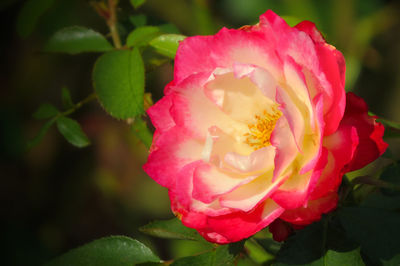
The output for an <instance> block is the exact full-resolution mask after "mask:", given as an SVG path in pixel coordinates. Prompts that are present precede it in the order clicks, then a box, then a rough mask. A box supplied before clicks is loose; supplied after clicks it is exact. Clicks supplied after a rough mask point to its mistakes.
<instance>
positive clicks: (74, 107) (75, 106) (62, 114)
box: [54, 92, 97, 120]
mask: <svg viewBox="0 0 400 266" xmlns="http://www.w3.org/2000/svg"><path fill="white" fill-rule="evenodd" d="M96 97H97V95H96V93H95V92H93V93H91V94H89V95H88V96H87V97H86V98H85V99H83V100H82V101H80V102H78V103H76V104H75V105H74V106H73V107H71V108H70V109H68V110H66V111H64V112H61V113H59V114H58V115H56V116H55V117H54V119H56V120H57V118H59V117H61V116H67V115H70V114H72V113H73V112H75V111H76V110H78V109H79V108H81V107H82V106H83V105H84V104H86V103H88V102H90V101H92V100H94V99H96Z"/></svg>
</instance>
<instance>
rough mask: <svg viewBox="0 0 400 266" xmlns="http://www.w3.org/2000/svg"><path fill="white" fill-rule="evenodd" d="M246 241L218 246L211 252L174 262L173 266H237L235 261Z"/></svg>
mask: <svg viewBox="0 0 400 266" xmlns="http://www.w3.org/2000/svg"><path fill="white" fill-rule="evenodd" d="M243 244H244V241H241V242H236V243H232V244H229V245H223V246H218V247H217V248H215V249H214V250H212V251H210V252H206V253H203V254H201V255H198V256H190V257H184V258H181V259H178V260H176V261H174V262H173V263H172V264H171V266H187V265H191V266H204V265H207V266H219V265H224V266H230V265H232V266H233V265H235V259H236V258H237V256H238V255H239V253H240V252H241V251H242V250H243Z"/></svg>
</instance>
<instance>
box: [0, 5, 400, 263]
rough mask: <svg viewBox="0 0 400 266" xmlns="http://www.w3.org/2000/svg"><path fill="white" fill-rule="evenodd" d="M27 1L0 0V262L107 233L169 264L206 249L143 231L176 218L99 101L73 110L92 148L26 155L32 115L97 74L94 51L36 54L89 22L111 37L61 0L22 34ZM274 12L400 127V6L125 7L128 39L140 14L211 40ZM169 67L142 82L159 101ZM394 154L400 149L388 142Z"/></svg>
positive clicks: (83, 87)
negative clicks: (309, 37) (19, 23)
mask: <svg viewBox="0 0 400 266" xmlns="http://www.w3.org/2000/svg"><path fill="white" fill-rule="evenodd" d="M23 3H24V1H18V0H1V1H0V25H2V31H1V35H2V37H1V42H0V47H1V48H0V53H1V54H0V58H1V65H0V86H1V90H0V121H1V123H0V156H1V162H0V176H1V183H0V207H1V214H0V215H1V216H0V225H1V230H2V232H1V243H0V245H1V247H0V250H1V253H2V255H1V257H2V261H3V262H5V264H4V265H41V264H42V263H44V262H46V261H48V260H50V259H51V258H53V257H54V256H57V255H58V254H60V253H62V252H65V251H66V250H68V249H70V248H73V247H77V246H79V245H82V244H84V243H87V242H89V241H91V240H94V239H96V238H99V237H102V236H108V235H115V234H123V235H128V236H131V237H134V238H137V239H139V240H141V241H143V242H144V243H146V244H147V245H149V246H150V247H151V248H153V249H154V250H156V253H157V254H159V255H160V257H161V258H163V259H170V258H172V257H174V258H176V257H180V256H184V255H189V254H192V253H194V252H197V251H200V250H202V249H204V247H203V246H201V244H198V243H194V242H189V241H167V240H159V239H155V238H151V237H148V236H145V235H143V234H141V233H140V232H139V231H138V229H137V228H138V227H139V226H141V225H144V224H146V223H148V222H149V221H150V220H152V219H164V218H169V217H173V215H172V213H171V212H170V209H169V200H168V197H167V191H166V189H164V188H162V187H160V186H159V185H157V184H156V183H155V182H154V181H152V180H151V179H150V178H149V177H147V176H146V174H145V173H144V172H143V170H142V164H143V163H144V162H145V161H146V156H147V151H146V148H145V147H144V146H143V145H142V144H141V143H140V142H139V140H138V139H136V138H135V137H134V136H133V134H132V133H131V132H130V129H129V127H128V126H127V125H126V124H125V123H123V122H120V121H117V120H115V119H113V118H111V117H110V116H109V115H108V114H106V113H105V112H104V111H103V110H102V108H101V107H100V105H99V104H98V103H97V102H92V103H90V104H88V105H87V106H84V107H83V108H82V109H81V110H79V111H78V112H76V113H74V114H73V115H72V117H73V118H74V119H77V120H78V121H79V122H80V123H81V125H82V127H83V130H84V131H85V132H86V133H87V135H88V137H89V138H90V140H91V142H92V145H91V146H89V147H87V148H84V149H78V148H75V147H73V146H71V145H70V144H68V143H67V142H66V141H65V140H64V139H63V137H62V136H61V135H60V134H59V133H58V132H57V130H56V128H52V129H50V130H49V132H48V133H47V135H46V136H45V138H44V140H43V141H42V142H41V143H40V144H39V145H38V146H36V147H34V148H33V149H31V150H29V151H27V150H26V142H27V141H28V140H29V139H31V138H33V137H34V136H35V134H36V133H37V132H38V130H39V129H40V127H41V126H42V125H43V121H38V120H35V119H33V118H32V113H33V112H34V111H35V110H36V109H37V107H38V106H39V105H40V104H41V103H44V102H49V103H52V104H54V105H56V106H59V107H60V106H61V99H60V94H61V88H62V87H64V86H66V87H68V88H69V89H70V90H71V93H72V97H73V100H74V101H75V102H78V101H80V100H82V99H83V98H85V97H86V96H87V95H88V94H90V93H91V92H92V91H93V88H92V84H91V71H92V67H93V64H94V62H95V60H96V58H97V57H98V54H80V55H75V56H70V55H58V54H46V53H43V52H41V50H42V48H43V45H44V43H45V42H46V40H47V39H48V38H49V37H50V36H51V34H52V33H54V32H55V31H57V30H58V29H60V28H62V27H65V26H71V25H82V26H86V27H89V28H93V29H95V30H97V31H99V32H102V33H104V34H107V27H106V24H105V23H104V20H103V19H102V18H101V17H100V16H98V15H97V14H96V13H95V12H94V10H93V8H92V7H91V5H90V4H89V1H83V0H58V1H55V4H54V5H53V6H52V7H51V8H50V9H49V10H48V11H47V12H46V13H45V14H44V15H43V16H42V17H41V18H40V20H39V23H38V25H37V26H36V27H35V31H34V32H33V34H31V35H30V36H28V37H27V38H21V37H20V36H18V34H17V32H16V29H15V28H16V20H17V16H18V12H19V10H20V9H21V7H22V5H23ZM267 9H272V10H274V11H275V12H276V13H278V14H279V15H281V16H287V17H286V18H287V21H293V20H294V18H298V19H301V20H303V19H307V20H311V21H313V22H315V23H316V24H317V26H318V28H319V29H320V30H321V31H322V32H323V34H324V36H325V37H326V39H327V41H328V42H329V43H331V44H332V45H334V46H336V47H337V48H338V49H339V50H340V51H342V52H343V54H344V55H345V58H346V62H347V77H346V79H347V90H349V91H350V90H352V91H354V92H355V93H356V94H358V95H359V96H362V97H364V99H365V100H366V102H367V103H368V105H369V107H370V110H371V111H372V112H374V113H376V114H378V115H380V116H383V117H385V118H388V119H392V120H395V121H400V34H399V32H400V19H399V17H400V5H399V2H398V1H383V0H328V1H320V0H296V1H294V0H281V1H278V0H276V1H273V0H246V1H243V0H221V1H211V0H209V1H207V0H168V1H167V0H148V1H147V2H146V4H145V5H144V6H142V7H141V8H139V9H138V10H134V9H133V8H132V7H131V6H130V4H129V1H128V0H120V8H119V10H118V12H119V13H118V15H119V18H120V33H121V35H122V39H123V40H124V39H125V37H126V35H127V34H128V33H129V31H130V30H132V28H133V26H132V25H131V24H130V23H129V19H128V17H129V16H130V15H132V14H145V15H146V16H147V17H148V24H149V25H159V24H163V23H166V22H170V23H173V24H174V25H175V26H176V27H177V28H178V29H179V30H180V31H181V32H182V33H183V34H185V35H198V34H214V33H215V32H217V31H218V29H219V28H221V27H222V26H226V27H234V28H238V27H240V26H242V25H245V24H254V23H257V21H258V16H259V15H261V14H262V13H264V12H265V11H266V10H267ZM172 67H173V66H172V63H167V64H165V65H163V66H162V67H160V68H159V69H157V70H155V71H152V72H150V73H148V74H147V75H146V90H147V91H149V92H152V94H153V98H154V100H157V99H159V98H160V97H161V96H162V89H163V87H164V86H165V84H166V83H167V82H169V81H170V80H171V79H172ZM389 142H390V144H391V145H392V146H391V150H392V152H393V153H394V154H395V155H396V156H399V148H398V146H399V143H398V142H397V143H396V142H395V141H394V140H389Z"/></svg>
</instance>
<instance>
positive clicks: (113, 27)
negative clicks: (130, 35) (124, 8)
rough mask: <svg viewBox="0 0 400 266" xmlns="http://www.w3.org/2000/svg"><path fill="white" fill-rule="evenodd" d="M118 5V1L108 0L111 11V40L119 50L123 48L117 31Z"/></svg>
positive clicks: (109, 25) (108, 21) (109, 23)
mask: <svg viewBox="0 0 400 266" xmlns="http://www.w3.org/2000/svg"><path fill="white" fill-rule="evenodd" d="M116 7H117V3H116V0H108V8H109V10H110V17H109V18H108V19H107V25H108V27H109V28H110V33H111V38H112V39H113V42H114V46H115V48H117V49H120V48H121V47H122V45H121V39H120V37H119V34H118V29H117V12H116Z"/></svg>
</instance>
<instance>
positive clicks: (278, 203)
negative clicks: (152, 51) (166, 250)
mask: <svg viewBox="0 0 400 266" xmlns="http://www.w3.org/2000/svg"><path fill="white" fill-rule="evenodd" d="M344 76H345V62H344V58H343V56H342V54H341V53H340V52H339V51H338V50H336V49H335V47H333V46H331V45H329V44H327V43H326V42H325V40H324V39H323V37H322V36H321V34H320V33H319V31H318V30H317V29H316V27H315V25H314V24H313V23H311V22H309V21H304V22H302V23H300V24H298V25H297V26H295V27H293V28H292V27H289V26H288V25H287V24H286V22H285V21H284V20H283V19H281V18H280V17H279V16H277V15H276V14H275V13H273V12H272V11H267V12H266V13H265V14H263V15H261V16H260V23H258V24H257V25H254V26H246V27H243V28H241V29H238V30H237V29H226V28H223V29H222V30H221V31H220V32H218V33H217V34H216V35H213V36H194V37H189V38H186V39H185V40H184V41H182V42H181V44H180V46H179V49H178V52H177V54H176V58H175V72H174V80H173V81H172V82H171V83H169V84H168V85H167V86H166V88H165V92H164V93H165V96H164V97H163V98H162V99H161V100H160V101H159V102H157V103H156V104H155V105H154V106H153V107H151V108H150V109H149V110H148V114H149V116H150V118H151V120H152V122H153V124H154V126H155V128H156V132H155V133H154V140H153V145H152V148H151V153H150V155H149V158H148V161H147V163H146V164H145V165H144V169H145V171H146V172H147V173H148V174H149V176H150V177H152V178H153V179H154V180H155V181H156V182H157V183H159V184H160V185H162V186H165V187H167V188H168V189H169V195H170V199H171V206H172V210H173V212H174V213H175V215H176V216H178V218H180V219H181V220H182V222H183V224H185V225H186V226H188V227H192V228H195V229H197V231H198V232H199V233H200V234H201V235H202V236H203V237H204V238H206V239H207V240H209V241H211V242H216V243H221V244H223V243H230V242H235V241H239V240H241V239H244V238H247V237H249V236H251V235H253V234H254V233H256V232H257V231H259V230H261V229H262V228H264V227H266V226H268V225H269V224H271V223H272V222H273V221H274V220H276V219H278V218H280V219H281V220H284V221H286V222H289V223H291V224H295V225H306V224H310V223H312V222H313V221H316V220H318V219H320V217H321V214H322V213H326V212H329V211H331V210H332V209H334V208H335V207H336V204H337V200H338V195H337V189H338V186H339V184H340V182H341V180H342V175H343V174H344V173H345V172H347V171H352V170H355V169H359V168H361V167H363V166H364V165H366V164H368V163H370V162H371V161H373V160H375V159H376V158H377V157H378V156H380V155H381V154H382V153H383V152H384V151H385V149H386V147H387V144H386V143H384V142H383V140H382V136H383V131H384V128H383V126H382V125H381V124H379V123H377V122H375V118H374V117H370V116H368V114H367V106H366V104H365V102H364V101H363V100H362V99H361V98H358V97H357V96H355V95H354V94H351V93H348V94H347V96H346V94H345V91H344Z"/></svg>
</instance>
